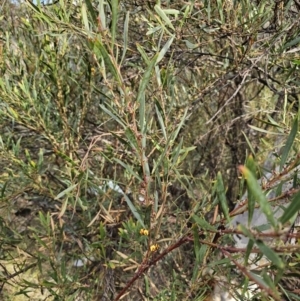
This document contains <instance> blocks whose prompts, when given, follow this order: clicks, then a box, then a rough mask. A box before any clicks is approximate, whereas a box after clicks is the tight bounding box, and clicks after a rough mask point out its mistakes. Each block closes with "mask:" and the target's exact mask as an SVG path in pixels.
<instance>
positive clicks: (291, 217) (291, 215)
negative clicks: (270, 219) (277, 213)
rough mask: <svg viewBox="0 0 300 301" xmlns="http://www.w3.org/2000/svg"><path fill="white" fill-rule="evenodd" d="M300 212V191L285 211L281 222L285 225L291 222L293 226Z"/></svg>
mask: <svg viewBox="0 0 300 301" xmlns="http://www.w3.org/2000/svg"><path fill="white" fill-rule="evenodd" d="M299 210H300V191H299V192H298V193H296V194H295V195H294V196H293V198H292V201H291V203H290V205H289V206H288V207H287V208H286V209H285V211H284V213H283V215H282V216H281V217H280V219H279V221H280V222H281V223H282V224H283V225H284V224H285V223H286V222H288V221H290V224H291V225H292V224H293V223H294V221H295V219H296V217H297V216H298V211H299Z"/></svg>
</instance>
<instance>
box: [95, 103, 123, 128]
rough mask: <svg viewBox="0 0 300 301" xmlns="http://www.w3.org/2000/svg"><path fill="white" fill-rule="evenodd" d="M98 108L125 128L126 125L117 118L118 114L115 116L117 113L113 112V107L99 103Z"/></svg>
mask: <svg viewBox="0 0 300 301" xmlns="http://www.w3.org/2000/svg"><path fill="white" fill-rule="evenodd" d="M100 108H101V109H102V110H103V111H104V112H105V113H106V114H107V115H109V116H110V117H111V118H112V119H113V120H115V121H116V122H118V123H119V124H120V125H121V126H122V127H123V128H124V129H126V125H125V123H124V121H123V120H122V119H121V118H119V116H117V114H115V112H114V111H113V109H112V108H111V107H109V109H110V110H109V109H108V108H106V107H105V106H104V105H103V104H100Z"/></svg>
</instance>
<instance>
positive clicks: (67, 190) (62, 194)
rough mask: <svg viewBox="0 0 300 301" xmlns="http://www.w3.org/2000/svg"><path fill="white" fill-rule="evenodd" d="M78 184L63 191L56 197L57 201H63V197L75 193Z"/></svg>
mask: <svg viewBox="0 0 300 301" xmlns="http://www.w3.org/2000/svg"><path fill="white" fill-rule="evenodd" d="M77 185H78V184H74V185H71V186H69V187H68V188H67V189H65V190H63V191H62V192H60V193H59V194H58V195H57V196H56V197H55V200H59V199H61V198H62V197H63V196H65V195H66V194H69V192H71V191H73V190H74V189H75V188H76V187H77Z"/></svg>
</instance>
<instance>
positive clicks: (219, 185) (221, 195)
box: [216, 172, 230, 223]
mask: <svg viewBox="0 0 300 301" xmlns="http://www.w3.org/2000/svg"><path fill="white" fill-rule="evenodd" d="M216 191H217V197H218V200H219V203H220V204H221V208H222V211H223V214H224V216H225V218H226V220H227V222H228V223H229V222H230V217H229V208H228V204H227V200H226V195H225V188H224V184H223V179H222V175H221V173H220V172H218V174H217V182H216Z"/></svg>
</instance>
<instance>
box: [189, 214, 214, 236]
mask: <svg viewBox="0 0 300 301" xmlns="http://www.w3.org/2000/svg"><path fill="white" fill-rule="evenodd" d="M192 219H193V220H194V221H195V223H196V224H197V225H198V226H199V227H200V228H201V229H203V230H210V231H213V232H215V231H216V229H215V227H213V226H212V225H211V224H210V223H208V222H207V221H206V220H205V219H202V218H201V217H199V216H197V215H195V214H193V216H192Z"/></svg>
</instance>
